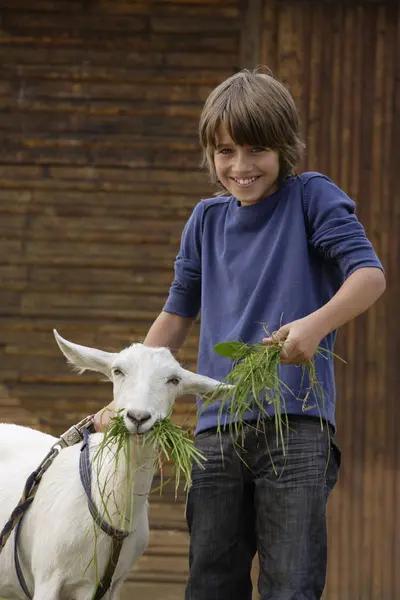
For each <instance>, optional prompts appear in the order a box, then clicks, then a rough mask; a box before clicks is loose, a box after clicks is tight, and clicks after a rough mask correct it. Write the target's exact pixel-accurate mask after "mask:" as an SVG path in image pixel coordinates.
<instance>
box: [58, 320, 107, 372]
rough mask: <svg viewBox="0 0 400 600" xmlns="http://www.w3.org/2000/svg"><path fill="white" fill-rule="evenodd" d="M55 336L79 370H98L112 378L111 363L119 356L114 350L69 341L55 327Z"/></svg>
mask: <svg viewBox="0 0 400 600" xmlns="http://www.w3.org/2000/svg"><path fill="white" fill-rule="evenodd" d="M53 333H54V337H55V338H56V342H57V344H58V346H59V348H60V350H61V352H62V353H63V354H64V356H65V357H66V359H67V361H68V362H69V363H70V364H71V365H73V367H74V368H75V369H76V370H77V371H78V372H79V373H83V371H86V370H89V371H98V372H99V373H103V374H104V375H106V377H108V379H111V365H112V363H113V361H114V359H115V357H116V356H117V354H116V353H114V352H104V351H103V350H97V349H96V348H89V347H88V346H80V345H79V344H74V343H73V342H69V341H68V340H66V339H65V338H63V337H61V335H60V334H59V333H58V332H57V331H56V330H55V329H53Z"/></svg>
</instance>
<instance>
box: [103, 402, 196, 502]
mask: <svg viewBox="0 0 400 600" xmlns="http://www.w3.org/2000/svg"><path fill="white" fill-rule="evenodd" d="M132 437H133V438H136V440H137V443H138V444H139V445H140V446H141V447H144V446H145V445H149V446H151V447H153V448H154V451H155V462H154V468H155V469H156V468H158V469H159V470H160V473H161V477H162V467H163V464H164V463H165V462H166V461H167V462H170V461H171V462H172V463H173V465H174V468H175V491H176V493H177V491H178V488H179V485H180V482H181V477H183V479H184V482H185V488H187V487H190V486H191V484H192V479H191V471H192V466H193V463H196V464H197V465H198V466H199V467H201V468H204V465H203V462H204V461H205V460H206V458H205V456H204V455H203V454H202V453H201V452H199V451H198V450H197V449H196V447H195V445H194V441H193V440H192V439H191V438H190V437H189V435H188V433H187V432H186V431H184V430H183V429H182V427H180V426H179V425H177V424H176V423H173V422H172V421H171V419H170V418H166V419H162V420H160V421H156V422H155V423H154V425H153V426H152V428H151V429H149V430H148V431H146V432H144V433H140V434H136V433H133V434H132V433H129V431H128V430H127V429H126V426H125V423H124V418H123V416H122V411H120V412H118V413H117V415H116V416H115V417H113V418H112V419H110V423H109V425H108V427H107V429H106V431H105V433H104V438H103V440H102V442H101V444H100V446H99V447H98V449H97V451H96V454H95V456H94V459H93V460H94V463H96V462H97V461H99V460H100V462H102V461H101V457H102V455H103V453H104V451H105V450H106V449H110V448H113V452H114V453H115V459H116V461H117V462H118V456H119V455H120V453H121V452H123V453H124V455H125V457H126V460H127V461H130V442H131V440H132ZM128 466H129V464H128Z"/></svg>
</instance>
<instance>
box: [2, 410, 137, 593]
mask: <svg viewBox="0 0 400 600" xmlns="http://www.w3.org/2000/svg"><path fill="white" fill-rule="evenodd" d="M90 433H95V429H94V419H93V415H91V416H89V417H85V419H83V420H82V421H80V422H79V423H78V424H77V425H73V426H72V427H70V428H69V429H68V430H67V431H66V432H65V433H63V434H62V435H61V436H60V439H59V440H57V442H56V443H55V444H53V446H52V447H51V449H50V451H49V452H48V454H47V455H46V456H45V458H44V459H43V460H42V462H41V463H40V465H39V466H38V467H37V469H35V471H33V473H31V474H30V475H29V477H28V479H27V480H26V483H25V487H24V491H23V493H22V496H21V499H20V501H19V502H18V504H17V506H16V507H15V508H14V510H13V512H12V513H11V516H10V518H9V520H8V521H7V523H6V524H5V526H4V527H3V529H2V531H1V532H0V554H1V552H2V550H3V548H4V546H5V545H6V543H7V540H8V538H9V537H10V535H11V533H12V531H13V530H14V529H15V536H14V564H15V570H16V572H17V577H18V581H19V584H20V586H21V588H22V590H23V591H24V593H25V595H26V597H27V598H29V600H32V595H31V594H30V592H29V590H28V586H27V584H26V581H25V578H24V575H23V572H22V567H21V561H20V558H19V551H18V540H19V535H20V531H21V526H22V520H23V517H24V515H25V514H26V511H27V510H28V508H29V506H30V505H31V504H32V502H33V500H34V498H35V494H36V492H37V489H38V487H39V484H40V481H41V479H42V477H43V475H44V474H45V472H46V471H47V469H48V468H49V467H50V465H51V464H52V463H53V461H54V459H55V458H56V457H57V456H58V454H59V453H60V451H61V450H62V449H63V448H66V447H67V446H73V445H74V444H77V443H78V442H80V441H82V439H83V444H82V447H81V453H80V457H79V475H80V479H81V483H82V486H83V489H84V490H85V493H86V496H87V500H88V508H89V512H90V514H91V515H92V517H93V519H94V521H95V523H96V524H97V525H98V527H100V529H101V530H102V531H104V533H106V534H107V535H109V536H110V537H111V538H112V541H113V544H112V550H111V557H110V560H109V561H108V565H107V567H106V570H105V572H104V575H103V578H102V580H101V581H100V582H99V584H98V586H97V589H96V592H95V594H94V596H93V600H101V598H103V596H104V595H105V594H106V592H107V591H108V590H109V588H110V586H111V582H112V578H113V575H114V572H115V568H116V566H117V562H118V558H119V555H120V553H121V548H122V542H123V540H124V539H125V538H126V537H127V536H128V535H129V533H130V532H129V531H122V530H119V529H116V528H114V527H112V526H111V525H109V524H108V523H106V521H105V520H104V519H103V518H102V517H101V516H100V514H99V511H98V510H97V508H96V505H95V503H94V502H93V499H92V494H91V481H92V478H91V468H90V453H89V434H90Z"/></svg>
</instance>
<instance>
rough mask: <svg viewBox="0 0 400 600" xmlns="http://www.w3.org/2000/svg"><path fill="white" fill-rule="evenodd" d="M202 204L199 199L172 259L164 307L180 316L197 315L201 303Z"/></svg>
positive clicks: (166, 310) (194, 316) (193, 316)
mask: <svg viewBox="0 0 400 600" xmlns="http://www.w3.org/2000/svg"><path fill="white" fill-rule="evenodd" d="M203 211H204V207H203V204H202V203H201V202H200V203H199V204H197V206H196V207H195V209H194V210H193V212H192V214H191V216H190V218H189V220H188V221H187V223H186V225H185V227H184V230H183V233H182V238H181V246H180V250H179V253H178V255H177V257H176V260H175V277H174V280H173V282H172V285H171V287H170V290H169V296H168V299H167V301H166V303H165V306H164V308H163V310H164V311H165V312H169V313H173V314H177V315H180V316H181V317H190V318H196V316H197V315H198V313H199V310H200V303H201V233H202V221H203Z"/></svg>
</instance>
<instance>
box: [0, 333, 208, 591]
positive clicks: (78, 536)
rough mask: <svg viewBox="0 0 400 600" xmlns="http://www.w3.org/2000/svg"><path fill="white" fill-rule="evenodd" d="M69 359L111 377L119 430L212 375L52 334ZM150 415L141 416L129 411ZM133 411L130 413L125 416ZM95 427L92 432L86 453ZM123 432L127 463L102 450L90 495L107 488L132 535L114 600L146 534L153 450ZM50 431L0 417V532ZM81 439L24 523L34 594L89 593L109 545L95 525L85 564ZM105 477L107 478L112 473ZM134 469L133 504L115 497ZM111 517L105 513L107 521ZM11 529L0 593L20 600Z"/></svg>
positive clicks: (164, 355)
mask: <svg viewBox="0 0 400 600" xmlns="http://www.w3.org/2000/svg"><path fill="white" fill-rule="evenodd" d="M54 335H55V337H56V340H57V343H58V345H59V347H60V348H61V350H62V352H63V353H64V355H65V356H66V358H67V360H68V361H69V362H70V363H71V364H72V365H73V366H74V367H75V368H76V369H78V370H79V371H80V372H83V371H84V370H86V369H90V370H94V371H100V372H101V373H103V374H104V375H106V376H107V378H108V379H110V380H111V381H112V383H113V388H114V400H115V403H116V407H117V409H123V415H124V420H125V424H126V427H127V428H128V430H129V431H130V432H132V433H144V432H145V431H147V430H149V429H150V428H151V427H152V426H153V425H154V423H155V422H156V421H157V420H159V419H163V418H165V417H167V416H168V414H169V413H170V410H171V408H172V405H173V403H174V401H175V399H176V398H177V397H178V396H180V395H184V394H189V393H198V394H204V393H210V392H213V391H214V390H215V389H216V388H217V387H218V386H219V385H220V382H218V381H215V380H213V379H210V378H208V377H204V376H201V375H197V374H194V373H191V372H190V371H187V370H186V369H184V368H183V367H182V366H181V365H180V364H179V363H178V362H177V361H176V360H175V358H174V357H173V356H172V354H171V352H170V351H169V350H168V349H167V348H149V347H146V346H144V345H142V344H133V345H132V346H130V347H129V348H126V349H124V350H122V352H119V353H109V352H103V351H101V350H97V349H94V348H88V347H85V346H79V345H77V344H73V343H72V342H69V341H67V340H65V339H64V338H62V337H61V336H60V335H59V334H58V333H57V332H56V331H54ZM145 412H146V413H148V415H147V420H146V421H145V422H144V421H140V420H139V421H135V420H132V415H135V414H138V415H143V413H145ZM129 415H131V417H130V416H129ZM102 439H103V434H101V433H96V434H94V435H92V436H91V437H90V454H91V456H92V457H93V453H94V452H95V449H96V447H97V446H98V445H99V443H100V442H101V440H102ZM138 439H139V438H137V437H136V436H135V435H132V437H131V457H132V460H131V467H130V469H128V465H127V464H126V463H125V461H124V460H120V462H119V463H118V467H116V464H115V459H114V457H113V455H112V452H110V453H109V454H108V455H106V456H105V459H104V461H103V463H102V467H101V469H100V471H99V473H98V475H97V474H96V471H94V473H93V477H92V494H93V499H94V501H95V502H96V503H97V505H98V507H99V510H100V512H101V503H100V497H99V486H100V488H101V487H102V486H105V489H107V490H108V491H109V492H112V493H110V495H109V501H108V502H109V503H108V510H109V513H110V518H111V524H112V525H114V526H115V527H118V528H121V526H122V525H123V526H124V527H123V528H125V529H127V530H129V531H130V532H131V533H130V534H129V536H128V537H127V538H126V539H125V540H124V542H123V547H122V551H121V554H120V558H119V561H118V565H117V568H116V571H115V573H114V578H113V583H112V587H111V590H110V591H109V592H108V593H107V595H106V596H105V598H106V600H117V598H118V595H119V594H118V591H119V589H120V587H121V585H122V583H123V582H124V580H125V579H126V577H127V575H128V573H129V571H130V570H131V568H132V566H133V565H134V563H135V562H136V561H137V560H138V558H139V557H140V556H141V554H142V553H143V552H144V551H145V549H146V547H147V543H148V538H149V525H148V511H147V497H148V493H149V491H150V488H151V484H152V479H153V465H154V456H153V449H152V448H149V447H148V445H143V444H142V443H138V441H137V440H138ZM55 442H56V438H54V437H52V436H50V435H47V434H45V433H42V432H39V431H36V430H33V429H30V428H27V427H21V426H17V425H9V424H0V530H1V529H2V528H3V526H4V525H5V523H6V521H7V520H8V518H9V516H10V514H11V512H12V510H13V509H14V507H15V506H16V505H17V503H18V501H19V499H20V497H21V494H22V490H23V486H24V484H25V481H26V479H27V478H28V476H29V474H30V473H31V472H32V471H33V470H34V469H35V468H36V467H37V466H38V465H39V463H40V462H41V461H42V459H43V458H44V457H45V455H46V454H47V452H48V451H49V449H50V447H51V446H52V445H53V444H54V443H55ZM80 448H81V446H80V444H78V445H75V446H71V447H69V448H65V449H64V450H62V451H61V452H60V454H59V455H58V456H57V458H56V459H55V461H54V462H53V464H52V465H51V466H50V468H49V469H48V471H47V472H46V473H45V475H44V476H43V479H42V481H41V483H40V485H39V488H38V491H37V493H36V497H35V500H34V502H33V504H32V505H31V507H30V508H29V510H28V512H27V514H26V516H25V518H24V522H23V526H22V530H21V535H20V544H19V547H20V557H21V560H22V566H23V572H24V575H25V579H26V582H27V584H28V587H29V589H30V591H31V593H32V592H34V600H91V598H92V595H93V592H94V590H95V588H96V582H97V581H98V577H100V579H101V577H102V575H103V573H104V570H105V567H106V565H107V563H108V560H109V557H110V552H111V539H110V538H109V537H108V536H107V535H106V534H105V533H103V532H102V531H101V530H99V529H98V528H97V527H96V537H97V543H96V555H97V569H98V573H97V575H96V569H95V567H94V564H93V563H92V564H90V563H91V560H92V558H93V554H94V537H95V536H94V531H95V527H94V524H93V519H92V517H91V515H90V513H89V510H88V507H87V498H86V495H85V493H84V490H83V488H82V485H81V482H80V478H79V466H78V465H79V454H80ZM110 476H111V477H110ZM132 476H134V507H133V508H134V510H133V511H132V512H131V510H130V508H131V507H128V509H127V510H125V515H126V518H125V521H124V523H123V524H122V523H121V510H122V507H121V504H122V501H123V498H125V497H126V494H125V490H126V485H127V482H129V481H131V480H132ZM108 520H109V519H108ZM13 542H14V534H12V536H11V537H10V539H9V540H8V542H7V544H6V546H5V548H4V549H3V551H2V553H1V554H0V597H5V598H7V600H14V599H15V600H25V599H26V596H25V594H24V593H23V591H22V589H21V588H20V585H19V582H18V580H17V576H16V572H15V568H14V556H13Z"/></svg>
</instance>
